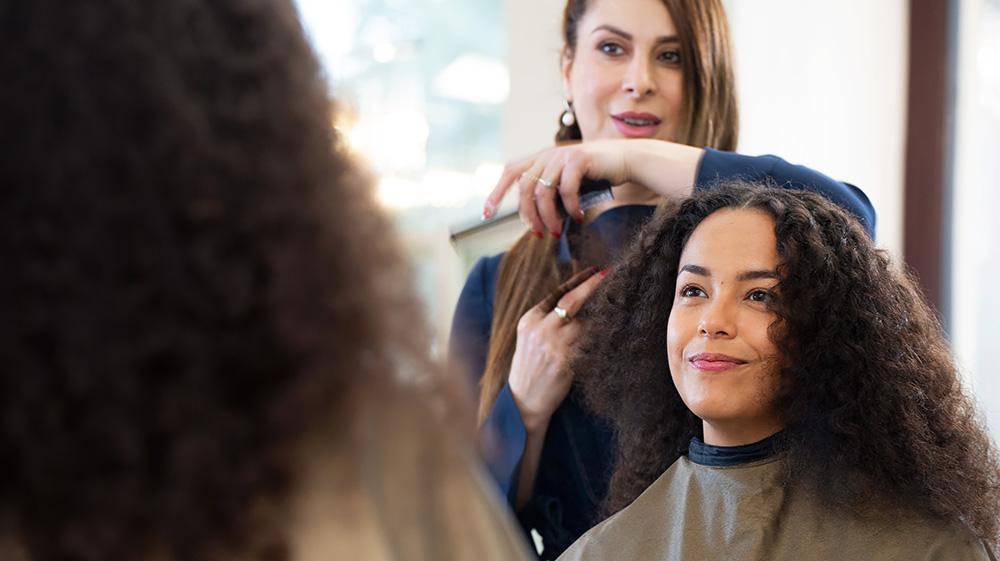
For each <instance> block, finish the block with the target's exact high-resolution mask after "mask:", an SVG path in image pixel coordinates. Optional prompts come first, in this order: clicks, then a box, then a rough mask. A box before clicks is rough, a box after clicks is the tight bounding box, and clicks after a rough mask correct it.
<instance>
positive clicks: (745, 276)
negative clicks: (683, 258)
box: [680, 265, 780, 281]
mask: <svg viewBox="0 0 1000 561" xmlns="http://www.w3.org/2000/svg"><path fill="white" fill-rule="evenodd" d="M680 272H681V273H684V272H688V273H691V274H694V275H698V276H701V277H711V276H712V272H711V271H709V270H708V269H706V268H705V267H701V266H699V265H684V266H683V267H681V270H680ZM779 278H780V277H778V273H777V272H776V271H766V270H759V271H743V272H742V273H740V274H738V275H736V280H738V281H748V280H758V279H775V280H777V279H779Z"/></svg>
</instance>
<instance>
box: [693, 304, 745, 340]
mask: <svg viewBox="0 0 1000 561" xmlns="http://www.w3.org/2000/svg"><path fill="white" fill-rule="evenodd" d="M702 310H703V311H702V315H701V321H699V322H698V334H699V335H701V336H702V337H708V338H710V339H730V338H732V337H733V336H735V335H736V309H735V306H733V305H732V304H730V303H728V302H725V301H724V300H722V299H721V298H716V299H712V300H710V301H709V302H708V304H707V305H706V306H704V307H703V309H702Z"/></svg>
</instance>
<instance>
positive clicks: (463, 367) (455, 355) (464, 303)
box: [448, 254, 528, 504]
mask: <svg viewBox="0 0 1000 561" xmlns="http://www.w3.org/2000/svg"><path fill="white" fill-rule="evenodd" d="M502 257H503V255H502V254H501V255H495V256H493V257H483V258H481V259H480V260H479V261H477V262H476V264H475V265H474V266H473V267H472V271H471V272H470V273H469V276H468V278H467V279H466V281H465V286H464V287H463V288H462V293H461V295H459V297H458V305H457V306H456V307H455V316H454V319H453V320H452V324H451V337H450V342H449V345H448V349H449V362H450V363H451V364H452V365H453V368H456V369H458V370H459V371H461V372H462V373H463V374H465V376H466V379H467V380H470V381H471V382H472V383H474V384H476V386H477V387H478V384H479V379H480V378H481V377H482V375H483V371H484V370H485V369H486V356H487V353H488V352H489V347H490V331H491V328H492V324H493V297H494V295H495V294H496V284H497V277H498V275H499V272H500V260H501V259H502ZM482 432H483V434H482V437H483V440H484V443H485V449H486V450H487V456H486V458H485V461H486V467H487V469H488V470H489V473H490V475H491V476H492V477H493V479H494V480H495V481H496V482H497V486H498V487H499V488H500V491H501V492H502V493H503V495H504V496H505V497H507V498H508V500H510V501H511V503H512V504H513V499H514V493H515V492H516V483H517V481H516V477H517V473H518V472H519V471H520V468H519V466H520V464H521V457H522V456H523V455H524V445H525V442H526V441H527V434H528V433H527V431H526V430H525V428H524V422H523V421H522V420H521V413H520V412H519V411H518V409H517V405H516V404H515V403H514V396H513V395H512V394H511V393H510V387H509V386H508V385H507V384H504V386H503V388H502V389H501V390H500V394H499V395H498V396H497V400H496V402H495V403H494V404H493V409H492V410H491V411H490V414H489V416H488V417H487V419H486V421H485V422H484V423H483V427H482Z"/></svg>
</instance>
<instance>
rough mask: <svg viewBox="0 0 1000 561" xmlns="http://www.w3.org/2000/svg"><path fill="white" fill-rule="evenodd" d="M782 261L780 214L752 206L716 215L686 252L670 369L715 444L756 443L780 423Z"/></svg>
mask: <svg viewBox="0 0 1000 561" xmlns="http://www.w3.org/2000/svg"><path fill="white" fill-rule="evenodd" d="M778 262H779V261H778V252H777V249H776V240H775V237H774V221H773V220H772V219H771V218H770V217H769V216H768V215H767V214H765V213H763V212H761V211H758V210H746V209H724V210H719V211H716V212H715V213H713V214H711V215H710V216H709V217H708V218H706V219H705V220H703V221H702V222H701V224H700V225H698V227H697V228H696V229H695V231H694V232H693V233H692V235H691V238H690V239H689V240H688V242H687V245H685V246H684V251H683V252H682V254H681V260H680V266H679V271H680V273H679V274H678V275H677V285H676V288H675V291H674V304H673V308H672V310H671V312H670V320H669V322H668V324H667V354H668V359H669V362H670V374H671V376H672V377H673V380H674V385H675V386H676V387H677V391H678V392H679V393H680V396H681V399H683V400H684V403H685V404H686V405H687V406H688V408H689V409H690V410H691V411H692V412H693V413H694V414H695V415H697V416H698V417H699V418H701V419H702V421H704V428H705V441H706V442H708V443H710V444H716V445H722V446H734V445H738V444H749V443H752V442H756V441H758V440H762V439H764V438H766V437H768V436H770V435H771V434H774V433H775V432H777V431H778V430H780V428H781V427H780V424H779V422H778V420H777V416H776V414H775V412H774V410H773V407H772V403H773V396H774V395H775V392H776V391H777V384H778V368H779V364H780V363H781V357H780V355H779V352H778V349H777V347H776V346H775V345H774V343H773V342H772V341H771V339H770V338H769V337H768V327H769V326H770V325H771V323H772V322H774V321H775V319H776V316H775V314H774V313H772V312H771V311H769V310H768V307H767V303H768V301H769V299H770V298H772V297H773V291H774V289H775V285H777V283H778V279H777V276H776V272H775V269H776V268H777V266H778Z"/></svg>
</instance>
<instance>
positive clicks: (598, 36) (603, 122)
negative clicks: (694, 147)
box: [563, 0, 683, 141]
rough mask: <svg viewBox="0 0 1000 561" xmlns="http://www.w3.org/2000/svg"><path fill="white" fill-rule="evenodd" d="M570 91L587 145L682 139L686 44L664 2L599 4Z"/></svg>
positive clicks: (573, 61) (581, 35) (575, 57)
mask: <svg viewBox="0 0 1000 561" xmlns="http://www.w3.org/2000/svg"><path fill="white" fill-rule="evenodd" d="M563 84H564V87H565V90H566V97H567V99H569V100H570V101H572V102H573V109H574V111H575V112H576V119H577V122H578V123H579V125H580V132H581V133H582V135H583V139H584V140H588V141H589V140H598V139H605V138H658V139H661V140H676V131H677V127H678V125H677V121H678V119H679V117H680V114H681V106H682V103H683V91H682V90H683V80H682V73H681V61H680V43H678V41H677V31H676V28H675V27H674V21H673V20H672V19H671V18H670V13H669V12H668V11H667V8H666V6H664V5H663V2H662V1H661V0H592V1H591V2H590V6H589V7H588V9H587V13H586V14H585V15H584V16H583V18H582V19H581V20H580V22H579V27H578V29H577V44H576V48H575V49H574V51H573V53H572V54H571V56H564V57H563Z"/></svg>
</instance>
